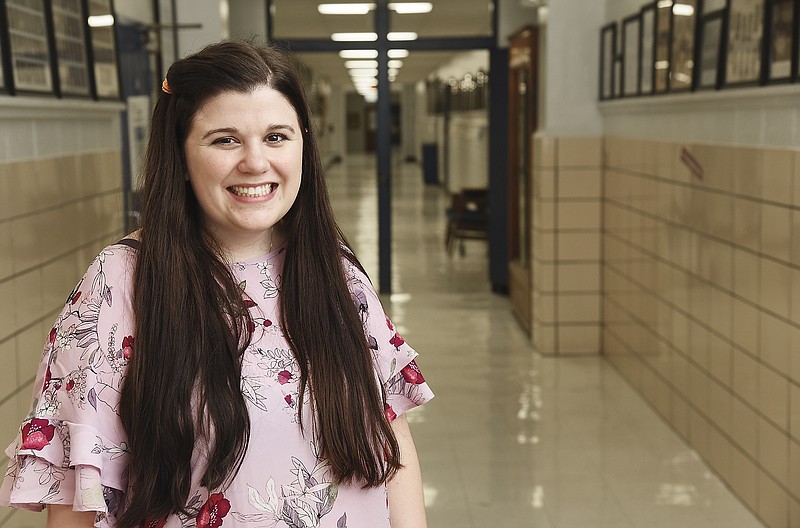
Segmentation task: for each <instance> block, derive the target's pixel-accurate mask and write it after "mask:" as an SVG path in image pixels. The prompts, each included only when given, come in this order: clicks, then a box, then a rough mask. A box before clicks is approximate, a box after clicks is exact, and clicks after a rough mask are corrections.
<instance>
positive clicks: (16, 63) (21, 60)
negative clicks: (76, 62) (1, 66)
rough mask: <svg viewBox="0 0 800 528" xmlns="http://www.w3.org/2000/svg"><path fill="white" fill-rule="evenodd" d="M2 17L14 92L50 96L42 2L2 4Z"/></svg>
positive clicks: (9, 1)
mask: <svg viewBox="0 0 800 528" xmlns="http://www.w3.org/2000/svg"><path fill="white" fill-rule="evenodd" d="M5 15H6V21H7V23H8V40H9V48H10V49H9V53H10V56H11V76H12V79H13V83H14V90H15V91H18V92H35V93H53V91H54V87H53V69H52V67H53V66H52V63H51V61H52V57H51V55H50V44H49V41H48V39H47V36H48V31H47V18H46V16H47V14H46V12H45V4H44V0H6V2H5Z"/></svg>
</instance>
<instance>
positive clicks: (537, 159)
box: [533, 136, 558, 167]
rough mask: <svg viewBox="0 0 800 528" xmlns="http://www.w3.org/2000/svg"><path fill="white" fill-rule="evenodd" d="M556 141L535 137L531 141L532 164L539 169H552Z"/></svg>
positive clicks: (554, 163) (554, 160) (544, 137)
mask: <svg viewBox="0 0 800 528" xmlns="http://www.w3.org/2000/svg"><path fill="white" fill-rule="evenodd" d="M557 141H558V140H557V139H556V138H553V137H546V136H535V137H534V139H533V148H534V151H533V163H534V165H535V166H539V167H554V166H555V165H556V143H557Z"/></svg>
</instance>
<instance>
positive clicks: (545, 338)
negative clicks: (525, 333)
mask: <svg viewBox="0 0 800 528" xmlns="http://www.w3.org/2000/svg"><path fill="white" fill-rule="evenodd" d="M555 336H556V327H555V326H554V325H552V324H541V323H537V322H534V323H533V327H532V329H531V338H532V340H533V346H534V348H535V349H536V351H537V352H539V353H540V354H545V355H553V354H555V353H556V344H555V343H556V337H555Z"/></svg>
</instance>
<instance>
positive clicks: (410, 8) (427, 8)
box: [389, 2, 433, 15]
mask: <svg viewBox="0 0 800 528" xmlns="http://www.w3.org/2000/svg"><path fill="white" fill-rule="evenodd" d="M389 9H393V10H394V11H396V12H397V14H398V15H412V14H416V13H430V12H431V10H432V9H433V4H431V3H430V2H389Z"/></svg>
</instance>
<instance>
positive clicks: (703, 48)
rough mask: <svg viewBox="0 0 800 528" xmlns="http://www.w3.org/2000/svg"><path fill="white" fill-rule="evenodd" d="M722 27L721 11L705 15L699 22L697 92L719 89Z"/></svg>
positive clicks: (722, 16)
mask: <svg viewBox="0 0 800 528" xmlns="http://www.w3.org/2000/svg"><path fill="white" fill-rule="evenodd" d="M724 26H725V17H724V13H723V12H722V11H717V12H715V13H713V14H711V15H706V16H704V17H703V18H702V19H701V20H700V42H699V43H698V46H699V49H698V54H697V71H696V72H695V75H696V88H697V89H698V90H709V89H717V88H719V85H720V73H721V68H720V65H721V64H722V36H723V35H724V34H725V32H724Z"/></svg>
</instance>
